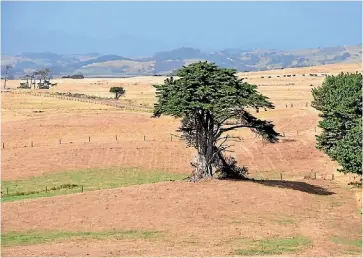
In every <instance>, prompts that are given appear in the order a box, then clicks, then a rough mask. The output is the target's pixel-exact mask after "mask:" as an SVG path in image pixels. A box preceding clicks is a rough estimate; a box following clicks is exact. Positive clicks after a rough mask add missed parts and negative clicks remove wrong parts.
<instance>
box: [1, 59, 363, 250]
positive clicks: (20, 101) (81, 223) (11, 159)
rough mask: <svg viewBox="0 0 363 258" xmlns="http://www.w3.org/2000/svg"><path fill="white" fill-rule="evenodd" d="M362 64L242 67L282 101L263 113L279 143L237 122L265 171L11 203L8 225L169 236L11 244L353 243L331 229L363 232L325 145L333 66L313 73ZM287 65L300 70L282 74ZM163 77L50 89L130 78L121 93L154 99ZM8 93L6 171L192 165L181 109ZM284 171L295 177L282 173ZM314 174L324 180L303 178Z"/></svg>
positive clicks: (98, 87)
mask: <svg viewBox="0 0 363 258" xmlns="http://www.w3.org/2000/svg"><path fill="white" fill-rule="evenodd" d="M361 70H362V67H361V65H349V64H348V65H326V66H320V67H309V68H299V69H284V70H273V71H263V72H250V73H240V74H239V75H240V77H241V78H245V77H247V79H245V80H246V81H248V82H250V83H253V84H256V85H258V89H259V91H261V92H262V93H263V94H265V95H267V96H269V97H270V99H271V100H272V102H273V103H274V104H275V106H276V108H275V109H274V110H268V111H264V110H262V111H260V112H259V113H258V114H256V115H257V116H259V117H261V118H265V119H268V120H272V121H273V122H274V123H275V124H276V128H277V130H278V131H279V132H280V133H282V134H283V135H285V137H283V138H282V139H281V141H280V142H279V143H277V144H267V143H264V142H263V141H262V140H261V139H259V138H255V136H254V135H253V134H252V133H251V132H249V131H248V130H240V131H237V132H234V135H238V136H240V137H241V138H242V139H241V141H240V142H237V143H234V145H235V146H234V147H233V148H232V150H233V152H232V153H231V155H232V156H234V157H235V158H236V159H237V161H238V162H239V164H242V165H245V166H247V167H248V168H249V170H250V173H251V177H255V178H263V179H265V181H258V182H257V183H256V182H238V181H217V180H210V181H204V182H198V183H187V182H165V183H158V184H151V185H142V186H134V187H127V188H119V189H112V190H102V191H94V192H86V193H82V194H81V193H80V194H72V195H67V196H58V197H52V198H41V199H35V200H26V201H17V202H12V203H4V204H3V205H2V231H3V232H9V231H26V230H40V231H41V230H65V231H101V230H110V229H143V230H160V231H163V232H166V234H167V236H168V237H167V239H164V240H158V241H154V242H151V241H146V240H97V241H96V240H94V241H91V242H85V241H81V240H72V239H71V240H68V241H63V242H59V243H52V244H46V245H33V246H20V247H6V248H3V255H5V256H24V255H32V256H86V255H91V256H126V255H174V256H176V255H185V256H193V255H207V256H215V255H232V254H233V250H235V249H236V246H238V242H239V241H243V238H246V237H248V238H252V239H255V240H259V239H264V238H276V237H289V236H292V235H296V234H298V235H304V236H306V237H308V238H310V239H311V240H312V241H313V245H312V246H311V247H310V248H308V249H306V250H304V251H301V252H299V253H298V255H304V256H308V255H313V256H315V255H324V256H329V255H344V254H345V250H346V246H344V245H341V244H336V243H334V242H332V241H331V238H332V236H335V235H338V236H344V237H347V238H354V237H357V236H358V237H359V236H360V237H361V236H362V232H361V231H360V229H361V227H362V219H361V215H360V214H359V211H360V210H361V208H360V207H359V204H358V203H357V201H356V198H355V193H354V192H353V191H351V190H350V189H349V188H348V187H347V186H346V183H347V181H349V180H350V179H351V178H349V177H347V176H344V175H342V174H339V173H337V172H336V168H337V167H338V166H337V164H336V163H335V162H333V161H331V160H330V159H329V158H328V157H327V156H326V155H324V154H323V153H322V152H320V151H318V150H317V149H316V148H315V134H317V133H319V129H318V128H317V123H318V120H319V117H318V113H317V112H316V111H315V110H314V109H312V108H311V107H310V102H311V100H312V96H311V88H313V87H316V86H319V85H321V83H322V82H323V80H324V76H317V77H311V76H309V74H310V73H318V74H319V75H320V74H321V73H327V74H337V73H339V72H342V71H348V72H355V71H361ZM284 74H285V75H293V74H295V76H294V77H293V76H291V77H283V75H284ZM302 74H305V76H303V75H302ZM262 76H263V77H264V78H261V77H262ZM269 76H271V78H268V77H269ZM277 76H280V77H277ZM164 79H165V78H163V77H136V78H122V79H120V78H118V79H99V78H98V79H83V80H71V79H55V80H54V81H55V82H58V85H57V86H56V87H54V88H53V89H51V90H49V91H50V92H72V93H84V94H88V95H95V96H101V97H112V94H111V93H109V92H108V90H109V88H110V87H112V86H122V87H124V88H125V89H126V95H125V96H124V97H122V98H121V99H120V102H121V103H124V104H132V105H143V106H149V107H152V104H153V103H154V102H155V94H154V93H155V90H154V88H153V87H152V84H155V83H162V82H163V80H164ZM2 83H3V82H2ZM18 84H19V81H9V82H8V86H9V87H10V88H12V89H14V88H16V87H17V85H18ZM311 85H313V86H311ZM38 92H39V91H38ZM44 92H48V91H44ZM1 98H2V100H1V101H2V122H1V126H2V132H1V133H2V134H1V136H2V142H3V143H4V149H2V157H1V162H2V165H1V169H2V171H1V178H2V180H15V179H27V178H30V177H32V176H37V175H42V174H48V173H62V172H64V171H68V170H73V169H79V168H108V167H140V168H156V169H163V170H168V171H170V173H190V172H191V167H190V165H189V162H190V161H191V159H192V157H193V153H194V152H193V150H192V149H188V148H186V147H185V144H184V143H183V142H182V141H179V140H178V138H177V136H172V135H171V134H177V133H176V129H177V127H178V125H179V121H178V120H177V119H174V118H170V117H161V118H151V114H150V113H143V112H132V111H129V110H127V108H126V109H118V108H115V107H112V106H105V105H97V104H92V103H82V102H76V101H71V100H63V99H56V98H52V97H39V96H31V95H27V94H24V95H22V94H12V93H2V94H1ZM39 111H41V112H39ZM116 135H117V140H116ZM89 137H91V138H90V139H89ZM59 140H61V144H60V143H59ZM32 143H33V147H31V144H32ZM281 174H282V176H283V179H284V180H287V181H289V182H282V181H280V180H279V179H280V176H281ZM315 174H316V175H317V179H316V180H309V179H304V177H305V178H308V177H309V176H310V178H311V177H313V176H314V175H315ZM332 174H335V180H334V181H332V180H331V178H332ZM358 193H359V192H358ZM357 196H358V197H359V198H360V196H359V195H357ZM359 200H361V199H359ZM336 203H342V205H336ZM278 218H288V219H290V220H292V221H294V222H293V223H291V224H287V225H285V224H284V225H281V223H280V224H279V223H278V222H276V221H277V220H278ZM353 229H354V230H353ZM358 229H359V230H358Z"/></svg>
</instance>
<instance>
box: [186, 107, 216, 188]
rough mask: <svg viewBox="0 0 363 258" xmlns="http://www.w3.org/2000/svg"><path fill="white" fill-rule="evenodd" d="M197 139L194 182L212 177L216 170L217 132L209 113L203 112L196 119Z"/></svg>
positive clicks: (193, 163)
mask: <svg viewBox="0 0 363 258" xmlns="http://www.w3.org/2000/svg"><path fill="white" fill-rule="evenodd" d="M194 122H195V124H196V138H195V145H196V149H197V155H196V157H195V160H194V162H192V165H193V166H194V175H193V177H192V178H191V180H192V181H197V180H200V179H202V178H208V177H212V176H213V174H214V170H215V169H216V167H215V166H216V162H215V159H216V152H215V150H216V149H217V148H216V146H215V143H216V139H215V134H214V133H215V132H214V124H213V119H212V117H211V116H210V114H209V113H206V114H204V113H203V112H202V113H200V114H198V115H197V116H196V117H195V121H194Z"/></svg>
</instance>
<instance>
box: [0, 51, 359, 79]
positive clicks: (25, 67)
mask: <svg viewBox="0 0 363 258" xmlns="http://www.w3.org/2000/svg"><path fill="white" fill-rule="evenodd" d="M1 58H2V63H1V73H2V74H3V73H4V69H5V66H6V65H11V66H12V67H13V68H12V69H10V70H9V75H10V77H14V78H19V77H22V76H24V75H26V74H31V73H32V71H34V70H38V69H45V68H50V69H51V70H52V75H53V77H59V76H62V75H69V74H75V73H82V74H83V75H84V76H85V77H126V76H136V75H165V74H170V73H172V72H173V70H175V69H178V68H180V67H182V66H183V65H188V64H190V63H193V62H197V61H201V60H208V61H211V62H214V63H216V64H217V65H219V66H221V67H228V68H235V69H237V70H238V71H242V72H243V71H256V70H269V69H279V68H288V67H305V66H313V65H324V64H335V63H361V60H362V45H355V46H336V47H326V48H315V49H300V50H294V51H277V50H263V49H257V50H253V51H250V50H241V49H225V50H221V51H218V52H203V51H201V50H198V49H194V48H186V47H184V48H178V49H174V50H171V51H165V52H158V53H156V54H155V55H153V56H151V57H143V58H126V57H122V56H119V55H100V54H97V53H87V54H70V55H60V54H55V53H49V52H45V53H35V52H26V53H22V54H19V55H6V56H2V57H1Z"/></svg>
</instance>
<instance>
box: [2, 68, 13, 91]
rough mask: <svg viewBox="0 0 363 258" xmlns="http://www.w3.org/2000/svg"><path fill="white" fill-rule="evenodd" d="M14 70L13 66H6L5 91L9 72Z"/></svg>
mask: <svg viewBox="0 0 363 258" xmlns="http://www.w3.org/2000/svg"><path fill="white" fill-rule="evenodd" d="M11 68H13V67H12V66H11V65H6V66H5V80H4V89H6V81H7V80H8V71H9V70H10V69H11Z"/></svg>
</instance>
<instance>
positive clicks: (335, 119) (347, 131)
mask: <svg viewBox="0 0 363 258" xmlns="http://www.w3.org/2000/svg"><path fill="white" fill-rule="evenodd" d="M312 94H313V97H314V101H313V103H312V106H313V107H314V108H316V109H317V110H319V111H320V112H321V113H320V117H321V118H322V120H321V121H320V122H319V127H320V128H321V129H322V133H321V134H320V135H317V137H316V138H317V148H318V149H320V150H323V151H324V152H325V153H326V154H327V155H329V156H330V157H331V158H332V159H333V160H336V161H338V162H339V163H340V165H341V166H342V169H341V170H340V171H342V172H352V173H357V174H362V124H361V123H362V74H360V73H355V74H352V73H341V74H339V75H337V76H328V77H326V78H325V81H324V82H323V84H322V86H321V87H318V88H315V89H313V90H312Z"/></svg>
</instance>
